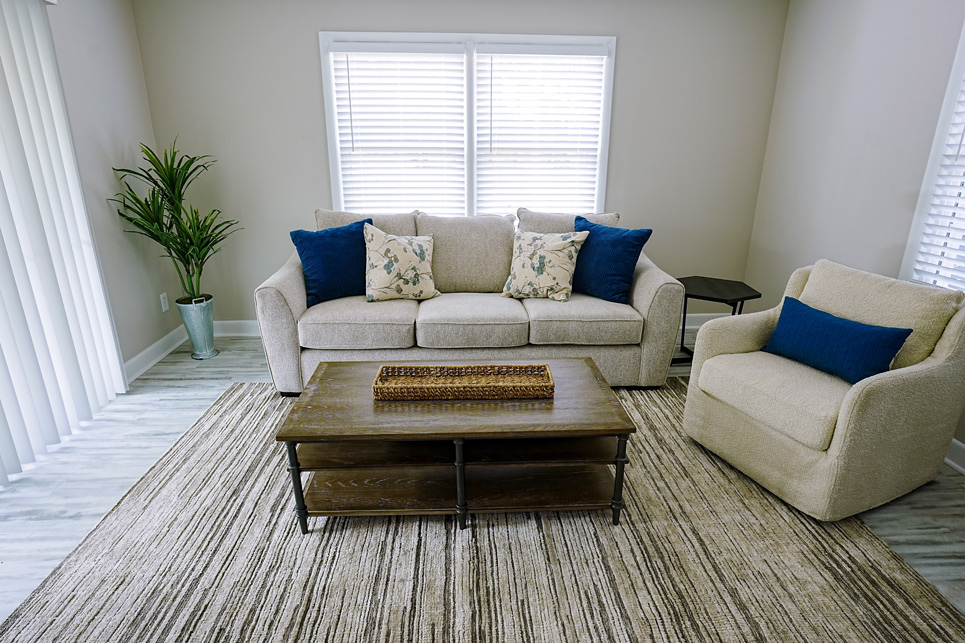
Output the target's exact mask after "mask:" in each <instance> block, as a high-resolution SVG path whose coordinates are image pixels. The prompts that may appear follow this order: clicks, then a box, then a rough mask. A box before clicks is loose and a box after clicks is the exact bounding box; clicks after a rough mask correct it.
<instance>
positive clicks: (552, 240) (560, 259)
mask: <svg viewBox="0 0 965 643" xmlns="http://www.w3.org/2000/svg"><path fill="white" fill-rule="evenodd" d="M588 234H590V233H589V232H564V233H560V234H555V233H539V232H522V231H520V232H517V233H516V238H515V241H514V242H513V263H512V265H511V266H510V272H509V279H507V280H506V285H505V286H504V287H503V296H505V297H515V298H516V299H527V298H536V297H548V298H550V299H555V300H556V301H567V300H568V299H569V298H570V295H571V294H572V293H573V271H574V269H575V268H576V256H577V254H578V253H579V252H580V246H582V245H583V241H585V240H586V237H587V235H588Z"/></svg>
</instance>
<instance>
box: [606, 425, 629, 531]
mask: <svg viewBox="0 0 965 643" xmlns="http://www.w3.org/2000/svg"><path fill="white" fill-rule="evenodd" d="M628 437H630V436H629V435H618V436H617V457H616V465H617V470H616V475H614V481H613V501H612V502H610V508H611V509H612V510H613V524H614V525H619V524H620V511H621V510H622V509H623V469H624V467H625V466H626V463H627V438H628Z"/></svg>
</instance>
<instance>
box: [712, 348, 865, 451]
mask: <svg viewBox="0 0 965 643" xmlns="http://www.w3.org/2000/svg"><path fill="white" fill-rule="evenodd" d="M697 386H698V387H699V388H700V389H701V390H702V391H703V392H705V393H707V394H708V395H710V396H711V397H714V398H716V399H718V400H720V401H721V402H724V403H725V404H728V405H730V406H732V407H733V408H735V409H737V410H738V411H740V412H741V413H744V414H745V415H747V416H749V417H750V418H752V419H754V420H756V421H757V422H759V423H760V424H763V425H765V426H768V427H770V428H771V429H773V430H775V431H777V432H779V433H781V434H783V435H785V436H787V437H789V438H791V439H792V440H795V441H797V442H799V443H800V444H803V445H804V446H806V447H808V448H811V449H814V450H816V451H825V450H827V448H828V446H829V445H830V444H831V437H832V436H833V435H834V427H835V425H836V423H837V421H838V413H839V411H840V409H841V405H842V403H843V402H844V398H845V396H846V395H847V394H848V391H850V390H851V385H850V384H848V383H847V382H845V381H844V380H842V379H841V378H839V377H834V376H833V375H829V374H827V373H824V372H822V371H819V370H817V369H814V368H811V367H810V366H806V365H804V364H801V363H799V362H795V361H793V360H789V359H786V358H784V357H779V356H777V355H772V354H771V353H764V352H761V351H756V352H753V353H735V354H732V355H718V356H717V357H712V358H710V359H709V360H707V361H706V362H704V364H703V367H702V368H701V369H700V376H699V381H698V382H697Z"/></svg>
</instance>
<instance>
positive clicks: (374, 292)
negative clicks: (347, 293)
mask: <svg viewBox="0 0 965 643" xmlns="http://www.w3.org/2000/svg"><path fill="white" fill-rule="evenodd" d="M364 234H365V264H366V265H365V299H366V300H367V301H385V300H386V299H432V298H433V297H435V296H436V295H438V294H439V291H438V290H436V286H435V282H434V280H433V278H432V237H407V236H400V235H395V234H388V233H386V232H383V231H382V230H379V229H378V228H376V227H375V226H373V225H369V224H368V223H366V224H365V228H364Z"/></svg>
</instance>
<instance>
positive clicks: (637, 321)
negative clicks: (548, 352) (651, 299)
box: [522, 293, 643, 345]
mask: <svg viewBox="0 0 965 643" xmlns="http://www.w3.org/2000/svg"><path fill="white" fill-rule="evenodd" d="M522 302H523V307H524V308H525V309H526V314H527V315H529V343H530V344H583V345H620V344H639V343H640V338H641V337H642V336H643V317H641V316H640V313H638V312H637V311H636V310H635V309H634V308H633V307H632V306H628V305H626V304H617V303H614V302H611V301H603V300H602V299H597V298H596V297H591V296H589V295H581V294H579V293H573V296H572V297H571V298H570V300H569V301H567V302H559V301H554V300H552V299H523V300H522Z"/></svg>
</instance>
